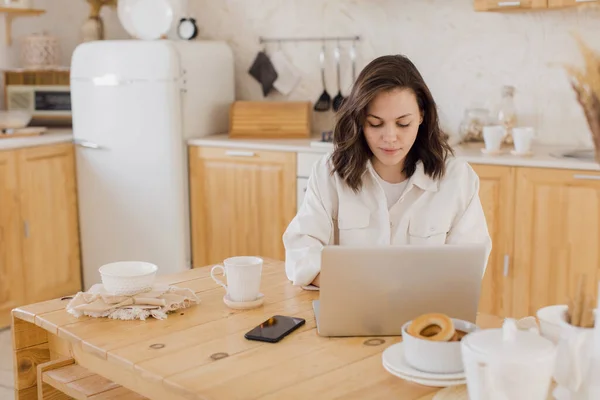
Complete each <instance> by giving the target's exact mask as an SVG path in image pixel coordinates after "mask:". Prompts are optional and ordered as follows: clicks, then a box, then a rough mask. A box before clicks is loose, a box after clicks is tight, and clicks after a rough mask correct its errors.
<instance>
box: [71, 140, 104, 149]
mask: <svg viewBox="0 0 600 400" xmlns="http://www.w3.org/2000/svg"><path fill="white" fill-rule="evenodd" d="M73 143H75V144H76V145H77V146H80V147H85V148H86V149H95V150H102V149H106V147H102V146H100V145H99V144H96V143H94V142H90V141H88V140H82V139H74V140H73Z"/></svg>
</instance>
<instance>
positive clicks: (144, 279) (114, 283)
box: [98, 261, 158, 295]
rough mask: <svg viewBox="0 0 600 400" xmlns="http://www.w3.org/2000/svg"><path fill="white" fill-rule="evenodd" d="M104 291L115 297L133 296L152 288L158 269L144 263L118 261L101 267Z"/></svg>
mask: <svg viewBox="0 0 600 400" xmlns="http://www.w3.org/2000/svg"><path fill="white" fill-rule="evenodd" d="M98 271H100V276H101V277H102V284H103V285H104V289H105V290H106V291H107V292H109V293H112V294H115V295H133V294H136V293H139V292H142V291H144V290H147V289H149V288H151V287H152V284H153V283H154V278H155V277H156V271H158V267H157V266H156V265H154V264H151V263H147V262H143V261H118V262H114V263H110V264H105V265H103V266H101V267H100V268H99V269H98Z"/></svg>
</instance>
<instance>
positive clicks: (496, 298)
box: [472, 165, 515, 317]
mask: <svg viewBox="0 0 600 400" xmlns="http://www.w3.org/2000/svg"><path fill="white" fill-rule="evenodd" d="M472 167H473V169H474V170H475V172H476V173H477V175H478V176H479V182H480V187H479V198H480V200H481V204H482V206H483V211H484V213H485V218H486V222H487V225H488V231H489V233H490V236H491V238H492V252H491V254H490V258H489V261H488V265H487V268H486V271H485V275H484V278H483V282H482V286H481V296H480V300H479V312H482V313H487V314H490V315H497V316H499V317H504V316H507V315H508V314H510V311H511V304H510V300H511V294H510V291H511V287H510V284H508V283H509V282H508V280H507V279H506V278H507V276H506V275H507V273H508V271H507V267H508V262H509V261H510V254H511V253H512V249H513V235H512V233H513V219H514V216H513V210H514V207H513V205H514V200H515V193H514V176H515V169H514V168H510V167H504V166H492V165H473V166H472Z"/></svg>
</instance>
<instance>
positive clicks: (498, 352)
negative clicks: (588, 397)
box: [461, 319, 556, 400]
mask: <svg viewBox="0 0 600 400" xmlns="http://www.w3.org/2000/svg"><path fill="white" fill-rule="evenodd" d="M461 350H462V357H463V363H464V365H465V373H466V376H467V389H468V392H469V399H470V400H546V399H547V398H548V392H549V389H550V384H551V382H552V371H553V368H554V363H555V358H556V357H555V356H556V348H555V346H554V344H553V343H552V342H551V341H549V340H548V339H545V338H543V337H541V336H540V335H538V334H536V333H535V332H532V331H522V330H518V329H517V325H516V322H515V320H513V319H506V320H505V321H504V325H503V327H502V329H487V330H481V331H478V332H475V333H471V334H469V335H467V336H465V337H464V338H463V340H462V343H461Z"/></svg>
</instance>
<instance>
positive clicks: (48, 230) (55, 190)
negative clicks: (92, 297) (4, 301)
mask: <svg viewBox="0 0 600 400" xmlns="http://www.w3.org/2000/svg"><path fill="white" fill-rule="evenodd" d="M19 153H20V154H19V175H20V189H21V196H20V202H21V217H22V218H23V224H24V235H23V236H24V237H23V270H24V273H25V288H26V300H27V302H28V303H33V302H38V301H43V300H48V299H53V298H56V297H61V296H65V295H69V294H74V293H76V292H77V291H79V290H81V268H80V259H79V236H78V235H79V234H78V230H79V229H78V222H77V195H76V187H75V185H76V183H75V157H74V151H73V145H71V144H59V145H53V146H40V147H32V148H28V149H23V150H20V151H19Z"/></svg>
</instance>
